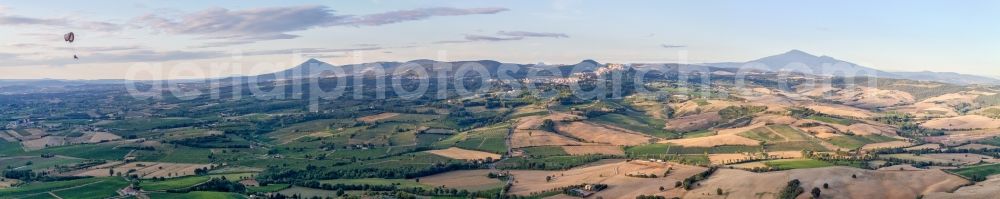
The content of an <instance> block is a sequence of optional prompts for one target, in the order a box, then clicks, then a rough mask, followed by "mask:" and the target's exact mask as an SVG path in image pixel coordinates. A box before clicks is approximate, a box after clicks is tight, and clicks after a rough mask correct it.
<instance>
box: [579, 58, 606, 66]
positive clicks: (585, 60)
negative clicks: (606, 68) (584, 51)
mask: <svg viewBox="0 0 1000 199" xmlns="http://www.w3.org/2000/svg"><path fill="white" fill-rule="evenodd" d="M581 64H592V65H596V66H600V65H601V63H599V62H597V61H594V60H593V59H584V60H583V61H580V63H578V64H577V65H581Z"/></svg>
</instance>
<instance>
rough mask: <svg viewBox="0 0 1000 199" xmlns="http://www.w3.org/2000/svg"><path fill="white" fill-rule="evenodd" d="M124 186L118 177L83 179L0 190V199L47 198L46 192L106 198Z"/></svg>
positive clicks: (67, 195)
mask: <svg viewBox="0 0 1000 199" xmlns="http://www.w3.org/2000/svg"><path fill="white" fill-rule="evenodd" d="M125 186H128V182H126V181H125V180H124V179H122V178H119V177H106V178H83V179H76V180H67V181H56V182H44V183H32V184H28V185H23V186H20V187H17V188H9V189H0V198H28V197H33V196H41V197H49V196H48V193H47V192H50V191H53V192H55V193H56V194H57V195H59V196H61V197H64V198H106V197H109V196H113V195H117V194H116V193H115V191H117V190H118V189H121V188H123V187H125Z"/></svg>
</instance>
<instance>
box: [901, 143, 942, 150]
mask: <svg viewBox="0 0 1000 199" xmlns="http://www.w3.org/2000/svg"><path fill="white" fill-rule="evenodd" d="M924 149H941V145H940V144H934V143H930V144H921V145H917V146H911V147H906V148H905V150H907V151H915V150H924Z"/></svg>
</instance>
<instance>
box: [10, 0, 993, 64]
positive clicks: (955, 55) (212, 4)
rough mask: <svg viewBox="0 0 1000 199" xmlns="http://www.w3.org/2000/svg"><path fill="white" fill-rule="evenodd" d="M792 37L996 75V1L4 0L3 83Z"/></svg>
mask: <svg viewBox="0 0 1000 199" xmlns="http://www.w3.org/2000/svg"><path fill="white" fill-rule="evenodd" d="M67 32H74V33H75V34H76V35H77V36H76V41H74V42H73V43H67V42H65V41H64V40H63V34H65V33H67ZM792 49H798V50H802V51H805V52H809V53H812V54H815V55H828V56H832V57H835V58H838V59H841V60H846V61H850V62H854V63H857V64H860V65H864V66H869V67H873V68H877V69H881V70H886V71H925V70H927V71H938V72H959V73H967V74H976V75H983V76H992V77H1000V1H977V0H971V1H961V2H955V1H901V0H900V1H896V0H889V1H859V0H851V1H804V2H803V1H770V0H764V1H713V0H707V1H670V0H666V1H652V0H649V1H639V0H637V1H610V0H607V1H603V0H594V1H578V0H551V1H546V0H514V1H457V0H456V1H449V0H427V1H403V0H358V1H353V0H352V1H346V0H345V1H296V0H288V1H244V0H233V1H185V0H174V1H153V0H135V1H125V0H106V1H69V0H50V1H21V0H18V1H13V0H0V79H42V78H51V79H186V78H206V77H225V76H235V75H254V74H260V73H268V72H274V71H279V70H283V69H286V68H290V67H293V66H295V65H297V64H299V63H301V62H302V61H305V59H308V58H316V59H319V60H322V61H326V62H328V63H331V64H334V65H341V64H352V63H367V62H376V61H408V60H414V59H434V60H441V61H457V60H484V59H489V60H497V61H501V62H511V63H551V64H573V63H577V62H579V61H581V60H584V59H593V60H597V61H599V62H602V63H609V62H613V63H654V62H657V63H658V62H665V63H678V62H680V63H710V62H731V61H748V60H753V59H757V58H760V57H764V56H769V55H775V54H780V53H783V52H786V51H789V50H792ZM73 55H78V56H79V57H80V59H79V60H74V59H73V58H72V57H73Z"/></svg>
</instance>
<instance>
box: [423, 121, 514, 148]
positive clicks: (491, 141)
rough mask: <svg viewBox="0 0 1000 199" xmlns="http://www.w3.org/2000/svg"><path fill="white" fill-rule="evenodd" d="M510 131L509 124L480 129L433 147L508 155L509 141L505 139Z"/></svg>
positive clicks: (444, 140) (448, 139) (457, 135)
mask: <svg viewBox="0 0 1000 199" xmlns="http://www.w3.org/2000/svg"><path fill="white" fill-rule="evenodd" d="M509 131H510V125H509V124H503V125H495V126H490V127H485V128H479V129H474V130H472V131H467V132H462V133H459V134H455V135H454V136H451V137H448V138H446V139H443V140H441V141H438V142H435V143H434V144H433V145H432V146H433V147H434V148H448V147H452V146H455V147H458V148H463V149H469V150H477V151H486V152H491V153H498V154H504V153H507V141H506V140H505V139H506V137H507V133H509Z"/></svg>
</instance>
